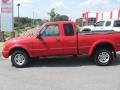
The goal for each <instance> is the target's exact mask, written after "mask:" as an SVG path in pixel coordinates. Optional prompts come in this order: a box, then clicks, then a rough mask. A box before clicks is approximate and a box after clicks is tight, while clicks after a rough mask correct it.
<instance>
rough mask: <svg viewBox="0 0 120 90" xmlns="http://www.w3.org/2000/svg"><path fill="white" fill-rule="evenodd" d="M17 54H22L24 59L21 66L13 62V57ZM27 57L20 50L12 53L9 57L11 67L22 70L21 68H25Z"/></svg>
mask: <svg viewBox="0 0 120 90" xmlns="http://www.w3.org/2000/svg"><path fill="white" fill-rule="evenodd" d="M17 54H22V55H23V56H24V57H25V62H24V63H23V64H22V65H18V64H17V63H16V62H15V56H16V55H17ZM28 59H29V57H28V55H27V54H26V53H25V52H24V51H22V50H18V51H14V52H13V53H12V55H11V62H12V65H13V66H15V67H17V68H22V67H25V66H26V65H27V64H28Z"/></svg>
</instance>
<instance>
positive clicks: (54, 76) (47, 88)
mask: <svg viewBox="0 0 120 90" xmlns="http://www.w3.org/2000/svg"><path fill="white" fill-rule="evenodd" d="M0 90H120V55H118V58H117V60H115V61H114V62H113V64H112V65H111V66H104V67H101V66H96V65H95V64H94V63H93V61H91V60H89V59H88V57H86V56H80V57H55V58H41V59H40V60H34V62H32V64H31V65H30V66H29V67H27V68H21V69H18V68H15V67H12V66H11V62H10V60H8V59H3V58H0Z"/></svg>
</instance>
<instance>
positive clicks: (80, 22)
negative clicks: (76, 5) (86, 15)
mask: <svg viewBox="0 0 120 90" xmlns="http://www.w3.org/2000/svg"><path fill="white" fill-rule="evenodd" d="M76 24H77V25H79V26H80V27H82V18H78V19H76Z"/></svg>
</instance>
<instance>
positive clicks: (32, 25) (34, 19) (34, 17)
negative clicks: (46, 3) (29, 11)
mask: <svg viewBox="0 0 120 90" xmlns="http://www.w3.org/2000/svg"><path fill="white" fill-rule="evenodd" d="M34 26H35V12H34V11H33V25H32V27H34Z"/></svg>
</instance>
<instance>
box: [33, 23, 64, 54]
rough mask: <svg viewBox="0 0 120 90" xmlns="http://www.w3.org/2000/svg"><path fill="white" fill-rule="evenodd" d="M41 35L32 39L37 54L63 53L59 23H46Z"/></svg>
mask: <svg viewBox="0 0 120 90" xmlns="http://www.w3.org/2000/svg"><path fill="white" fill-rule="evenodd" d="M43 29H44V30H42V32H41V37H40V38H37V39H36V40H35V41H34V52H35V53H36V54H37V56H59V55H61V54H62V53H63V49H62V39H61V35H60V30H59V25H57V24H56V25H46V26H45V27H44V28H43Z"/></svg>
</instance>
